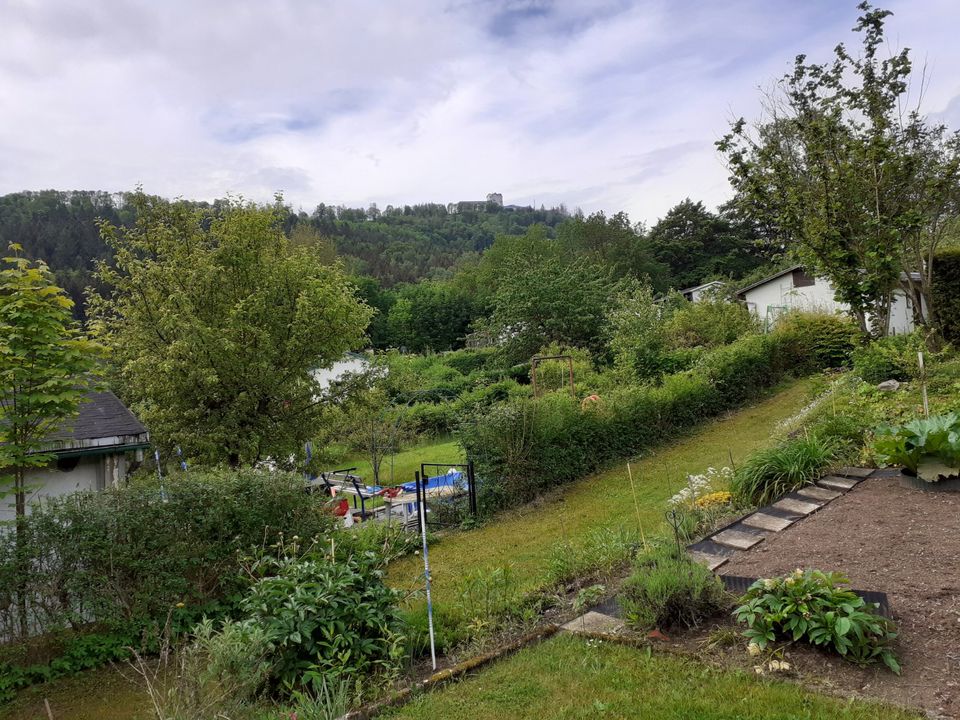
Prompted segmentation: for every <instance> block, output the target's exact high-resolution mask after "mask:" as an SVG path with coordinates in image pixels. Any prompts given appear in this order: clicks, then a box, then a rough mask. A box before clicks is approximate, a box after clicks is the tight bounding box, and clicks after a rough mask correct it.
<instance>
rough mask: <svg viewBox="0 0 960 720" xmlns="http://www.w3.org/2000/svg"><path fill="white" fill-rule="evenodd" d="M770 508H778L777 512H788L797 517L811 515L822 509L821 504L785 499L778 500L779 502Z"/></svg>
mask: <svg viewBox="0 0 960 720" xmlns="http://www.w3.org/2000/svg"><path fill="white" fill-rule="evenodd" d="M770 507H772V508H776V509H777V510H785V511H786V512H790V513H796V514H797V515H809V514H810V513H812V512H813V511H815V510H819V509H820V503H815V502H806V501H804V500H794V499H793V498H783V499H781V500H777V502H775V503H774V504H773V505H771V506H770Z"/></svg>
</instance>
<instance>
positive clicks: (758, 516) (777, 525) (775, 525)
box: [740, 512, 794, 532]
mask: <svg viewBox="0 0 960 720" xmlns="http://www.w3.org/2000/svg"><path fill="white" fill-rule="evenodd" d="M740 522H741V523H742V524H743V525H746V526H748V527H753V528H759V529H760V530H769V531H770V532H780V531H781V530H786V529H787V528H788V527H790V526H791V525H793V523H794V521H793V520H790V519H789V518H782V517H778V516H777V515H770V514H768V513H764V512H755V513H754V514H753V515H748V516H747V517H745V518H744V519H743V520H741V521H740Z"/></svg>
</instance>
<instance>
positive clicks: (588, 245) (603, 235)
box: [557, 212, 689, 291]
mask: <svg viewBox="0 0 960 720" xmlns="http://www.w3.org/2000/svg"><path fill="white" fill-rule="evenodd" d="M557 240H558V241H559V244H560V246H561V247H563V248H564V249H565V250H566V251H567V252H569V253H573V254H578V255H584V256H586V257H588V258H589V259H591V260H594V261H595V262H599V263H602V264H604V265H606V266H607V267H609V268H610V270H611V272H612V274H613V276H614V277H616V278H626V277H629V278H635V279H638V280H645V281H647V282H650V283H652V284H653V286H654V288H655V289H657V290H661V291H662V290H666V289H667V288H668V287H669V280H670V268H669V267H667V266H666V265H664V264H663V263H661V262H658V261H657V260H656V258H655V257H654V252H653V249H652V246H651V242H650V239H649V238H648V237H647V235H646V234H645V233H644V232H643V228H642V227H641V226H639V225H636V226H635V225H632V224H631V223H630V218H629V217H628V216H627V214H626V213H622V212H621V213H617V214H616V215H614V216H612V217H610V218H607V216H606V215H604V214H603V213H602V212H597V213H594V214H592V215H589V216H587V217H583V216H576V217H574V218H573V219H571V220H568V221H567V222H565V223H563V224H562V225H560V226H559V227H558V228H557ZM688 260H689V258H688Z"/></svg>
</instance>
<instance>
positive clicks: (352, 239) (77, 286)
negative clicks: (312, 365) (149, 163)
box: [0, 190, 569, 309]
mask: <svg viewBox="0 0 960 720" xmlns="http://www.w3.org/2000/svg"><path fill="white" fill-rule="evenodd" d="M196 205H197V207H201V208H213V207H215V204H214V205H212V206H211V205H210V204H208V203H196ZM98 218H103V219H105V220H108V221H110V222H111V223H113V224H116V225H120V224H128V223H131V222H133V220H134V219H135V218H134V215H133V212H132V210H131V209H130V208H129V206H128V205H127V204H126V202H125V199H124V195H123V194H122V193H118V194H111V193H106V192H99V191H72V192H64V191H57V190H44V191H40V192H20V193H12V194H9V195H3V196H0V243H2V247H3V249H6V247H7V245H9V244H10V243H13V242H15V243H18V244H20V245H21V246H22V247H23V249H24V252H25V253H26V254H27V255H28V256H30V257H34V258H41V259H43V260H45V261H46V262H47V263H48V264H49V265H50V267H51V268H52V269H53V270H54V271H55V272H56V275H57V279H58V281H59V282H60V284H61V285H62V286H63V287H64V288H65V289H66V290H67V292H69V293H70V295H71V296H72V297H73V298H74V299H75V300H76V301H78V309H80V304H81V302H82V298H83V289H84V287H86V286H87V285H89V284H90V283H91V282H92V268H93V264H94V262H95V261H96V260H98V259H103V258H106V257H108V253H109V250H108V248H107V247H106V245H105V244H104V243H103V241H102V240H101V239H100V235H99V231H98V229H97V225H96V221H97V219H98ZM568 218H569V214H568V213H567V212H566V210H565V209H563V208H553V209H544V208H541V209H539V210H538V209H534V208H502V207H499V206H497V205H494V204H493V203H490V204H488V205H486V206H484V207H482V208H479V209H464V210H462V211H461V212H456V211H450V210H448V209H447V206H445V205H439V204H426V205H414V206H405V207H400V208H387V209H386V210H384V211H383V212H381V211H378V210H377V209H376V208H373V207H372V208H370V209H368V210H363V209H352V208H343V207H334V206H331V205H323V204H321V205H318V206H317V208H316V209H315V210H314V211H313V212H312V213H306V212H296V211H294V210H292V209H289V210H288V215H287V220H286V222H287V229H288V230H292V229H293V227H294V226H296V225H298V224H301V223H303V224H306V225H308V226H312V227H313V228H314V229H315V230H317V231H318V232H319V233H320V234H321V235H324V236H326V237H328V238H330V239H332V240H333V242H334V244H335V246H336V250H337V254H338V255H339V256H340V257H341V258H342V259H343V260H344V261H345V262H346V264H347V266H348V268H349V269H350V271H351V272H352V273H354V274H355V275H368V276H371V277H373V278H375V279H376V280H378V281H379V282H380V284H382V285H383V286H385V287H390V286H393V285H396V284H397V283H402V282H416V281H418V280H420V279H422V278H426V277H435V276H438V275H442V274H443V273H444V271H445V270H449V269H450V268H452V267H453V266H454V264H455V263H456V262H457V261H458V260H459V259H460V258H461V257H462V256H463V255H465V254H467V253H472V252H478V251H482V250H483V249H485V248H487V247H489V246H490V245H491V244H492V243H493V239H494V237H496V236H497V235H500V234H523V232H524V231H525V230H526V228H528V227H529V226H531V225H534V224H537V223H539V224H543V225H546V226H548V227H555V226H556V225H557V224H559V223H561V222H563V221H564V220H566V219H568Z"/></svg>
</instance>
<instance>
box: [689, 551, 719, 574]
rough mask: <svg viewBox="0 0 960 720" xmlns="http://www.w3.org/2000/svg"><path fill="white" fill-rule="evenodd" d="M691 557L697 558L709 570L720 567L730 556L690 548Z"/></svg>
mask: <svg viewBox="0 0 960 720" xmlns="http://www.w3.org/2000/svg"><path fill="white" fill-rule="evenodd" d="M687 552H688V553H690V557H692V558H693V559H694V560H696V561H697V562H698V563H700V564H701V565H706V566H707V569H708V570H716V569H717V568H718V567H720V566H721V565H723V564H724V563H725V562H726V561H727V560H729V558H725V557H723V556H722V555H711V554H709V553H705V552H700V551H699V550H688V551H687Z"/></svg>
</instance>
